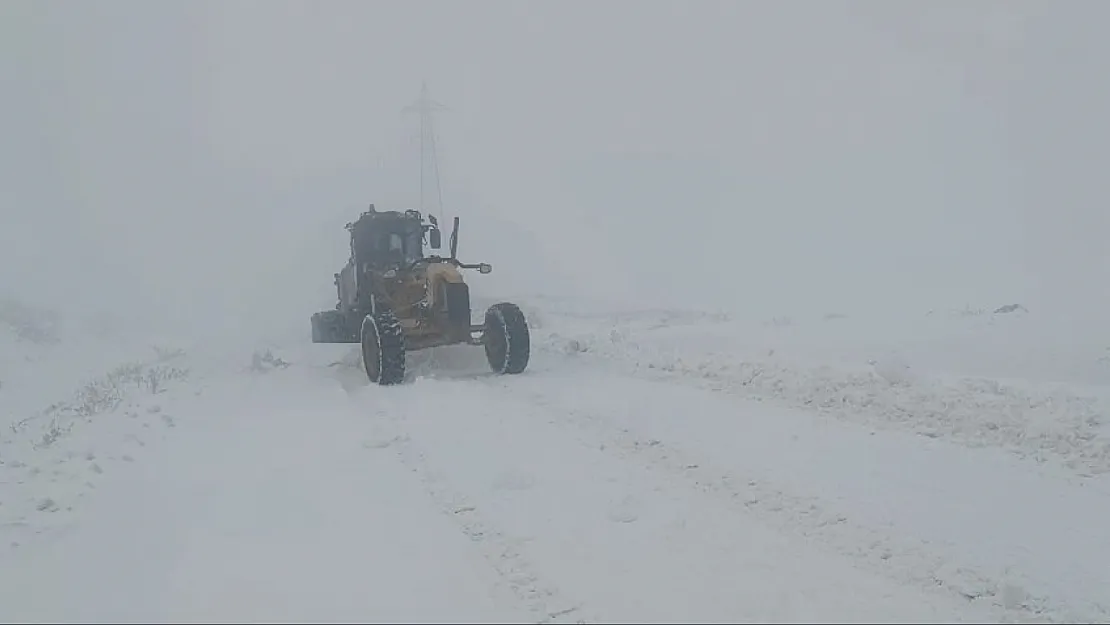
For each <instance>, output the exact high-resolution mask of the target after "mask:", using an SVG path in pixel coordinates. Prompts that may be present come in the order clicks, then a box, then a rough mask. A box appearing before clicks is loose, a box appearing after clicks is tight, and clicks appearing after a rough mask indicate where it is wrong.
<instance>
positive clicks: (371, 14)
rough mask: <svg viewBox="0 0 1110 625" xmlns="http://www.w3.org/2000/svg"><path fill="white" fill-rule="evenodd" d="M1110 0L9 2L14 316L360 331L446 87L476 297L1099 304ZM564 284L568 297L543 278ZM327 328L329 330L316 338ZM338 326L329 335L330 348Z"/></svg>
mask: <svg viewBox="0 0 1110 625" xmlns="http://www.w3.org/2000/svg"><path fill="white" fill-rule="evenodd" d="M1107 17H1110V5H1107V4H1105V3H1102V2H1098V1H1096V0H1092V1H1090V2H1078V1H1065V0H1058V1H1053V2H1040V3H1031V2H1020V1H1010V2H987V1H981V2H975V3H968V2H954V1H953V2H944V1H940V0H936V1H931V2H913V3H909V2H906V3H892V2H888V1H882V0H877V1H874V2H846V1H836V0H823V1H821V2H814V1H802V0H797V1H791V0H775V1H771V0H766V1H762V2H756V1H742V0H735V1H730V2H709V1H701V0H697V1H695V0H683V1H679V0H676V1H674V2H653V1H650V0H640V1H629V2H618V1H610V0H607V1H604V2H600V1H598V2H585V1H577V2H558V3H556V2H536V1H530V0H518V1H513V2H509V1H505V2H483V1H468V2H457V1H447V0H445V1H442V2H417V1H415V0H406V1H404V2H364V1H357V0H352V1H349V2H340V1H327V0H317V1H312V2H307V1H306V2H285V1H282V0H259V1H255V2H247V1H233V0H226V1H220V2H203V1H190V2H172V1H169V0H165V1H161V2H149V1H141V0H140V1H131V2H123V1H111V0H99V1H98V2H95V3H94V2H88V3H77V2H61V1H60V0H28V1H22V2H17V1H11V0H9V1H8V2H6V3H4V4H2V5H0V35H2V36H0V41H2V43H0V46H3V48H2V49H3V51H4V54H3V57H2V60H0V63H2V65H0V71H2V72H3V75H2V80H3V82H2V83H0V84H2V85H3V94H4V102H5V107H4V120H3V126H2V129H3V131H4V137H5V140H4V142H3V144H2V147H0V159H2V160H0V164H2V165H3V171H4V172H5V174H6V175H5V180H4V183H3V185H2V186H0V194H2V195H0V198H2V200H3V205H2V208H0V267H2V269H0V290H4V291H9V292H15V293H16V294H21V295H22V296H24V297H28V298H36V299H39V300H40V301H48V302H53V303H57V302H60V301H63V300H72V299H73V298H81V299H82V301H83V302H85V303H86V304H87V307H88V308H111V309H114V308H118V307H121V306H124V305H126V306H130V307H141V308H143V309H150V308H153V309H155V310H158V311H160V312H164V313H166V314H169V315H172V316H174V317H175V318H181V319H193V320H205V321H207V320H208V319H210V318H212V317H213V316H216V315H218V314H221V313H226V314H227V315H228V316H229V318H232V319H246V318H248V317H253V316H257V315H260V314H261V315H264V316H268V318H271V319H274V320H279V321H288V320H293V323H298V322H299V320H300V319H301V318H304V319H307V316H308V315H309V314H311V312H312V311H314V310H315V309H317V308H320V307H322V306H323V307H328V306H330V305H332V303H333V302H332V293H333V291H332V289H333V287H332V285H331V274H332V272H334V271H336V270H338V268H339V266H340V265H341V264H342V263H343V261H344V260H345V258H346V254H347V243H346V240H345V235H346V233H345V232H344V231H343V230H342V225H343V224H344V223H345V222H346V221H348V220H350V219H352V218H353V217H355V216H357V213H358V212H359V211H360V210H363V209H364V207H365V205H366V204H368V203H369V202H376V203H377V204H378V205H379V206H380V207H395V206H396V203H408V204H410V205H414V204H415V203H416V198H417V193H418V185H417V183H416V180H417V178H416V176H417V161H416V158H417V151H416V146H415V137H416V135H415V120H413V119H412V118H406V117H403V116H402V115H401V114H400V109H401V108H402V107H403V106H405V105H406V104H408V103H409V102H410V101H411V100H413V99H414V98H415V97H416V95H417V93H418V91H419V88H420V84H421V81H423V80H427V81H428V85H429V87H430V88H431V89H432V92H433V95H434V96H435V97H436V98H437V99H439V100H440V101H442V102H443V103H445V104H446V105H447V106H449V107H450V109H451V110H450V111H448V112H446V113H443V114H441V115H440V116H439V120H438V122H439V127H438V130H439V140H440V144H439V145H440V158H441V167H442V175H443V185H444V202H445V204H446V207H447V213H448V214H447V215H446V216H445V217H450V216H451V215H453V214H458V215H460V216H461V217H462V218H463V230H464V232H463V236H462V244H461V246H460V248H461V250H462V252H463V255H464V256H465V257H466V258H468V259H473V260H489V261H491V262H493V263H494V264H495V266H496V270H495V274H493V275H491V276H488V277H481V276H477V275H476V276H474V277H473V280H472V283H473V284H474V285H475V286H474V287H473V288H474V289H476V290H483V289H484V290H491V289H492V290H495V293H494V294H497V293H506V294H511V293H513V292H515V291H519V290H529V291H532V292H542V291H544V290H545V289H546V288H551V289H559V290H562V291H575V290H577V291H580V292H582V293H584V294H587V295H598V294H605V293H609V294H611V295H612V296H614V297H617V298H622V299H624V300H625V301H629V302H636V303H641V304H648V305H667V304H676V303H677V304H684V305H687V306H690V307H704V306H722V307H731V308H736V309H741V310H759V311H768V312H771V313H774V312H775V311H780V312H782V313H783V314H805V313H806V312H813V313H814V314H821V313H822V312H825V311H826V310H830V309H842V310H843V309H852V308H858V307H865V306H870V305H873V304H874V303H876V302H885V303H886V304H887V305H893V304H897V305H902V306H906V307H909V308H912V307H914V306H917V307H922V308H931V307H949V306H952V307H954V306H962V305H963V304H965V303H970V304H972V305H976V306H979V305H982V306H994V305H999V304H1002V303H1009V302H1010V301H1011V300H1014V301H1025V302H1043V301H1046V300H1047V298H1050V297H1051V298H1055V299H1060V298H1063V299H1066V300H1070V301H1073V302H1077V303H1078V302H1082V303H1092V302H1096V301H1097V302H1101V299H1102V291H1103V290H1104V288H1105V287H1104V286H1103V285H1105V284H1106V276H1107V271H1108V270H1110V252H1107V251H1106V248H1105V247H1104V246H1103V244H1104V242H1105V241H1106V240H1107V235H1108V234H1110V213H1108V212H1107V209H1106V208H1105V207H1104V206H1103V205H1104V203H1105V199H1106V197H1107V193H1106V191H1107V188H1106V187H1107V184H1108V183H1107V182H1106V176H1105V174H1104V173H1103V171H1102V169H1103V165H1104V164H1105V163H1106V162H1107V156H1108V154H1107V147H1106V145H1107V143H1106V140H1107V139H1108V138H1110V137H1108V131H1107V128H1108V126H1107V123H1106V121H1105V119H1104V118H1105V111H1107V110H1110V90H1108V84H1110V82H1108V78H1107V74H1106V72H1105V71H1103V68H1102V66H1103V65H1104V64H1105V62H1104V59H1106V58H1108V56H1107V51H1108V48H1110V44H1107V43H1103V42H1102V39H1104V38H1103V37H1102V36H1101V34H1100V28H1101V26H1100V25H1101V24H1105V23H1107V22H1106V18H1107ZM532 276H535V280H536V281H537V282H539V284H538V285H537V284H531V283H530V281H531V280H532V279H533V278H532ZM304 323H307V321H304ZM306 327H307V326H306Z"/></svg>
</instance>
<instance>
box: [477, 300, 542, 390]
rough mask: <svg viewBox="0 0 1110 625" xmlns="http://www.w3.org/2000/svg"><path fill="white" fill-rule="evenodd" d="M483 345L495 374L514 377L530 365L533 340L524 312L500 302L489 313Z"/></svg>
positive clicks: (483, 335) (514, 306)
mask: <svg viewBox="0 0 1110 625" xmlns="http://www.w3.org/2000/svg"><path fill="white" fill-rule="evenodd" d="M482 342H483V343H484V344H485V348H486V360H488V361H489V366H490V369H493V372H494V373H497V374H509V375H515V374H517V373H521V372H522V371H524V369H525V368H526V367H527V366H528V359H529V356H530V354H531V349H532V347H531V337H530V335H529V332H528V322H527V320H525V319H524V313H523V312H521V311H520V308H519V307H518V306H517V305H516V304H510V303H508V302H501V303H500V304H494V305H493V306H490V307H489V309H487V310H486V323H485V329H484V332H483V333H482Z"/></svg>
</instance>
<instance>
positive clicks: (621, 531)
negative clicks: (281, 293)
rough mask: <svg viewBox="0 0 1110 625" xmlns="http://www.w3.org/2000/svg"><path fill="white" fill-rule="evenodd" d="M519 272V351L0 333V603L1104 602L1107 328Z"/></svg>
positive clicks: (728, 615) (499, 618)
mask: <svg viewBox="0 0 1110 625" xmlns="http://www.w3.org/2000/svg"><path fill="white" fill-rule="evenodd" d="M485 304H486V303H485V302H479V301H476V302H475V307H476V308H480V307H482V306H484V305H485ZM522 305H523V309H524V310H525V312H526V314H528V316H529V318H530V320H531V321H532V327H533V339H534V340H533V350H534V351H533V360H532V364H531V365H530V368H529V370H528V371H527V372H526V373H525V374H523V375H520V376H509V377H502V376H495V375H492V374H490V373H489V372H488V371H487V367H486V366H485V363H484V361H483V356H482V354H481V350H480V349H478V350H475V349H468V348H462V347H460V348H450V349H440V350H433V351H430V352H424V353H420V354H413V355H411V357H410V365H411V366H410V371H411V375H410V379H409V380H408V382H407V383H406V384H405V385H403V386H400V387H392V388H379V387H375V386H370V385H368V384H366V381H365V375H364V374H363V373H362V371H361V370H360V369H359V366H358V362H357V350H354V349H351V348H350V347H349V346H328V345H311V344H309V343H308V339H307V333H305V334H306V335H305V336H300V335H290V336H281V337H274V336H271V337H266V339H265V340H263V339H261V338H260V339H259V340H256V341H254V342H253V343H252V342H251V341H249V340H239V341H234V342H225V343H221V344H219V345H209V346H206V347H205V348H204V349H203V350H202V349H200V348H196V347H194V346H192V345H190V346H187V347H185V348H184V349H183V350H177V349H174V348H169V347H165V344H166V341H164V340H159V339H160V337H152V338H150V339H149V340H148V339H147V337H142V338H143V340H139V338H138V337H133V338H131V339H129V340H128V341H126V342H122V341H120V340H118V338H113V339H107V338H105V339H97V338H95V337H93V336H85V338H84V339H82V340H76V339H74V337H73V336H71V335H66V336H62V337H60V343H59V345H53V346H52V345H38V344H33V343H28V342H27V341H24V340H17V339H15V338H12V337H11V336H7V338H5V339H4V340H6V341H8V342H6V343H4V349H5V351H4V352H3V356H4V357H3V359H0V362H3V363H5V367H6V368H5V369H4V376H5V377H0V380H3V381H4V386H2V387H0V401H4V402H6V403H3V404H2V406H3V409H4V413H3V415H4V419H5V420H6V421H5V423H2V424H0V425H2V426H3V428H4V429H3V430H2V431H0V432H2V434H0V463H2V464H0V619H2V620H5V621H21V620H27V621H47V620H53V621H61V620H85V621H103V622H109V621H110V622H123V621H126V622H139V621H142V622H164V621H184V620H193V621H262V620H265V621H278V620H280V621H329V620H330V621H339V620H343V621H363V622H368V621H375V622H379V621H380V622H417V621H421V622H429V621H436V622H444V621H452V622H524V621H530V622H598V621H608V622H611V621H653V622H664V621H705V622H710V621H712V622H718V621H730V622H753V621H759V622H922V621H930V622H939V621H943V622H1030V621H1042V622H1107V621H1110V567H1108V566H1107V564H1106V562H1107V561H1108V560H1110V533H1107V532H1106V531H1105V530H1104V529H1103V526H1104V523H1102V521H1101V520H1102V519H1105V518H1107V517H1108V516H1110V477H1108V475H1107V473H1108V472H1107V468H1108V467H1110V461H1108V458H1110V452H1108V451H1107V450H1108V449H1110V446H1108V445H1107V443H1108V441H1110V431H1107V429H1106V421H1105V417H1106V414H1107V413H1106V405H1107V404H1106V403H1105V402H1106V401H1107V395H1106V393H1107V386H1108V383H1110V378H1108V376H1107V373H1108V372H1107V370H1106V369H1104V368H1103V366H1104V363H1103V362H1102V361H1101V360H1100V357H1101V355H1102V352H1103V351H1104V349H1105V348H1104V344H1103V343H1102V340H1103V339H1102V337H1097V336H1094V335H1091V337H1090V339H1089V340H1087V341H1085V342H1083V341H1074V342H1070V343H1069V342H1061V341H1057V340H1055V335H1054V334H1053V331H1052V328H1055V327H1058V326H1057V325H1056V324H1055V322H1054V321H1053V320H1051V319H1046V318H1044V317H1041V316H1039V315H1038V314H1037V313H1028V314H1026V313H1022V314H1011V315H991V314H989V313H983V314H975V315H971V314H947V313H943V312H936V311H934V313H933V314H926V313H921V314H920V315H919V316H912V315H907V316H905V317H903V318H896V317H893V316H886V317H881V318H880V317H879V316H877V315H876V316H873V317H872V318H863V317H861V316H857V315H853V314H850V313H848V314H846V315H845V316H837V315H827V314H825V313H824V312H821V313H817V314H814V315H812V317H811V318H810V317H801V316H790V317H787V316H781V317H778V318H775V319H768V320H763V319H743V318H738V317H736V316H735V315H734V314H724V313H719V312H714V311H676V310H643V309H630V308H621V307H615V306H611V305H604V304H601V303H599V302H584V301H575V300H570V299H566V298H561V299H551V298H542V297H537V298H529V299H527V300H526V301H523V302H522ZM965 313H966V311H965ZM0 336H3V335H0ZM1106 344H1110V343H1106ZM109 346H115V347H114V348H111V347H109ZM155 346H159V348H158V349H157V350H156V349H154V347H155ZM61 347H64V349H60V348H61ZM267 349H268V350H270V351H271V352H272V354H271V355H272V356H273V358H270V357H267V356H266V350H267ZM1038 357H1040V358H1041V361H1042V362H1043V366H1040V367H1038V365H1037V363H1038V360H1037V358H1038ZM27 358H30V359H31V360H30V361H28V360H27ZM19 362H24V363H30V362H34V363H37V364H35V365H34V366H27V367H23V366H21V365H20V366H17V364H12V363H19ZM61 362H67V363H68V364H67V365H66V367H67V369H62V367H61V365H60V364H58V363H61ZM55 367H57V370H58V371H60V372H61V374H60V375H57V376H52V373H53V372H54V370H55V369H54V368H55ZM79 371H83V373H78V372H79ZM9 379H10V380H13V382H8V380H9ZM152 380H154V381H155V382H154V383H152ZM9 393H10V395H8V394H9ZM16 398H18V401H16ZM51 407H53V408H51Z"/></svg>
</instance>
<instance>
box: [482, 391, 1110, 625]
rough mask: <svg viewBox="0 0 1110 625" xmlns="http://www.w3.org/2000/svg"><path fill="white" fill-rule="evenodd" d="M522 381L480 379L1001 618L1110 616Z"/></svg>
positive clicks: (750, 510) (710, 492)
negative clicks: (1078, 610) (1015, 582)
mask: <svg viewBox="0 0 1110 625" xmlns="http://www.w3.org/2000/svg"><path fill="white" fill-rule="evenodd" d="M521 382H523V380H496V379H494V380H485V381H481V383H484V384H488V385H490V386H493V387H496V388H498V389H500V390H504V391H506V394H507V395H509V396H515V398H516V401H518V402H519V403H520V404H522V406H542V407H544V409H545V411H546V412H548V413H554V414H557V415H558V418H556V419H550V420H548V419H544V420H545V421H546V422H549V423H560V424H562V425H564V426H569V428H570V429H572V430H577V431H578V434H577V435H576V436H575V438H576V439H577V440H578V441H579V443H580V444H582V445H583V446H586V447H590V448H595V449H596V448H598V445H599V442H600V443H601V449H602V450H604V451H605V452H606V453H609V454H612V455H615V456H618V457H621V458H624V459H628V460H631V461H634V462H636V463H638V464H639V465H640V466H642V467H643V468H644V469H646V470H647V472H649V473H651V474H654V475H656V476H659V477H662V478H664V479H666V480H667V481H669V482H670V481H677V482H679V483H682V484H685V486H686V487H687V488H688V489H691V490H693V491H696V492H697V493H700V494H701V495H704V496H707V497H710V498H712V499H715V500H718V501H725V502H727V504H728V506H729V507H730V508H731V509H732V510H733V511H735V512H737V513H739V514H742V515H747V516H753V517H755V518H758V519H760V520H762V521H763V522H765V523H767V524H768V525H770V526H774V527H781V528H784V529H787V530H789V531H791V532H794V533H797V534H800V535H802V536H804V537H805V538H806V539H809V540H811V541H813V542H814V543H816V544H818V545H820V546H822V547H824V546H830V547H831V548H832V549H833V550H835V551H836V552H838V553H840V554H841V555H845V556H849V557H851V558H852V559H853V560H855V561H862V562H863V563H865V566H867V568H869V569H871V570H873V571H875V572H877V573H880V574H882V575H884V576H886V577H890V578H893V579H897V580H900V581H902V582H904V583H910V584H913V585H915V586H918V587H920V588H922V589H924V590H926V591H927V592H938V591H939V592H941V593H944V594H948V595H949V596H955V597H959V598H961V599H963V600H965V601H967V602H968V603H971V604H975V605H979V606H982V607H985V608H987V609H989V610H991V611H992V612H993V613H995V614H997V615H998V618H999V619H1000V621H1002V622H1028V621H1029V620H1030V619H1033V620H1036V621H1039V622H1077V621H1079V622H1089V621H1096V622H1104V621H1106V620H1107V619H1108V617H1110V614H1108V613H1107V612H1106V611H1105V610H1104V609H1103V608H1102V606H1100V605H1088V606H1086V609H1085V610H1084V612H1085V613H1084V614H1075V613H1074V608H1071V607H1069V606H1066V605H1062V604H1060V603H1059V602H1058V601H1056V600H1054V599H1053V598H1052V597H1048V596H1034V595H1032V594H1030V593H1028V592H1027V591H1025V590H1024V589H1022V588H1020V587H1016V586H1012V585H1009V584H1007V583H1005V582H1003V581H1002V580H998V579H994V578H992V577H991V576H989V575H986V574H984V573H983V572H981V571H977V570H974V569H973V568H970V567H964V566H960V565H959V564H957V563H953V562H951V561H950V560H949V559H948V558H945V557H941V556H940V555H938V554H937V553H935V552H934V551H933V550H932V549H930V547H929V545H928V543H927V542H925V541H918V540H912V539H897V538H894V537H892V536H890V535H889V534H887V533H885V532H883V531H881V530H878V529H875V528H872V527H868V526H864V525H861V524H858V523H855V522H853V521H851V520H850V519H849V518H848V517H847V516H845V515H843V514H840V513H838V512H836V511H833V510H831V509H829V508H828V507H827V505H826V504H825V503H824V502H822V501H821V500H820V499H818V498H816V497H802V496H795V495H791V494H789V493H788V492H786V491H785V490H783V489H781V488H779V487H777V486H776V485H775V484H773V483H771V482H770V481H768V480H755V479H745V478H743V477H740V476H738V475H736V474H735V472H731V471H728V470H725V469H723V468H721V467H719V466H715V465H714V464H713V463H710V462H706V461H705V459H704V458H703V457H701V456H697V455H694V454H692V453H691V452H690V451H688V450H686V449H682V448H680V447H679V446H676V445H674V444H670V443H667V442H665V441H663V440H660V439H659V438H654V437H648V436H645V435H643V434H641V433H640V432H637V431H636V430H635V429H633V428H630V427H626V426H625V425H623V424H618V423H616V422H615V421H614V420H613V419H611V418H609V417H607V416H605V415H603V414H601V413H599V412H597V411H593V410H583V409H581V408H579V407H576V406H574V405H573V403H572V402H568V401H566V400H565V399H564V398H563V396H561V395H558V396H557V395H556V394H553V393H548V392H543V391H538V390H535V389H533V388H529V387H528V385H524V384H521ZM520 415H521V417H522V418H527V417H535V416H536V414H535V411H533V410H523V409H522V410H521V411H520Z"/></svg>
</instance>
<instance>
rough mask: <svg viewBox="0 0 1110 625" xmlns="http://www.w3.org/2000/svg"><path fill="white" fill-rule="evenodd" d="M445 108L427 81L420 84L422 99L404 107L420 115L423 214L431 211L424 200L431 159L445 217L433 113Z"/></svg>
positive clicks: (441, 208)
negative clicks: (426, 174) (431, 93)
mask: <svg viewBox="0 0 1110 625" xmlns="http://www.w3.org/2000/svg"><path fill="white" fill-rule="evenodd" d="M445 110H447V107H446V106H444V105H442V104H440V103H439V102H436V101H435V100H433V99H432V98H431V97H430V96H429V95H428V84H427V82H424V83H421V85H420V99H418V100H417V101H416V102H413V103H412V104H410V105H408V106H406V107H405V108H404V109H402V112H403V113H417V114H418V115H420V212H421V213H422V214H427V213H428V212H429V211H428V210H427V206H426V204H425V202H424V189H425V184H424V175H425V172H426V171H427V162H426V161H428V160H429V159H430V160H431V164H432V176H433V179H434V182H435V192H436V205H437V208H438V211H437V212H439V213H440V215H439V216H440V217H443V214H442V213H443V190H442V188H441V187H440V184H439V159H438V156H437V154H436V136H435V129H434V127H433V125H432V114H433V113H435V112H438V111H445Z"/></svg>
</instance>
